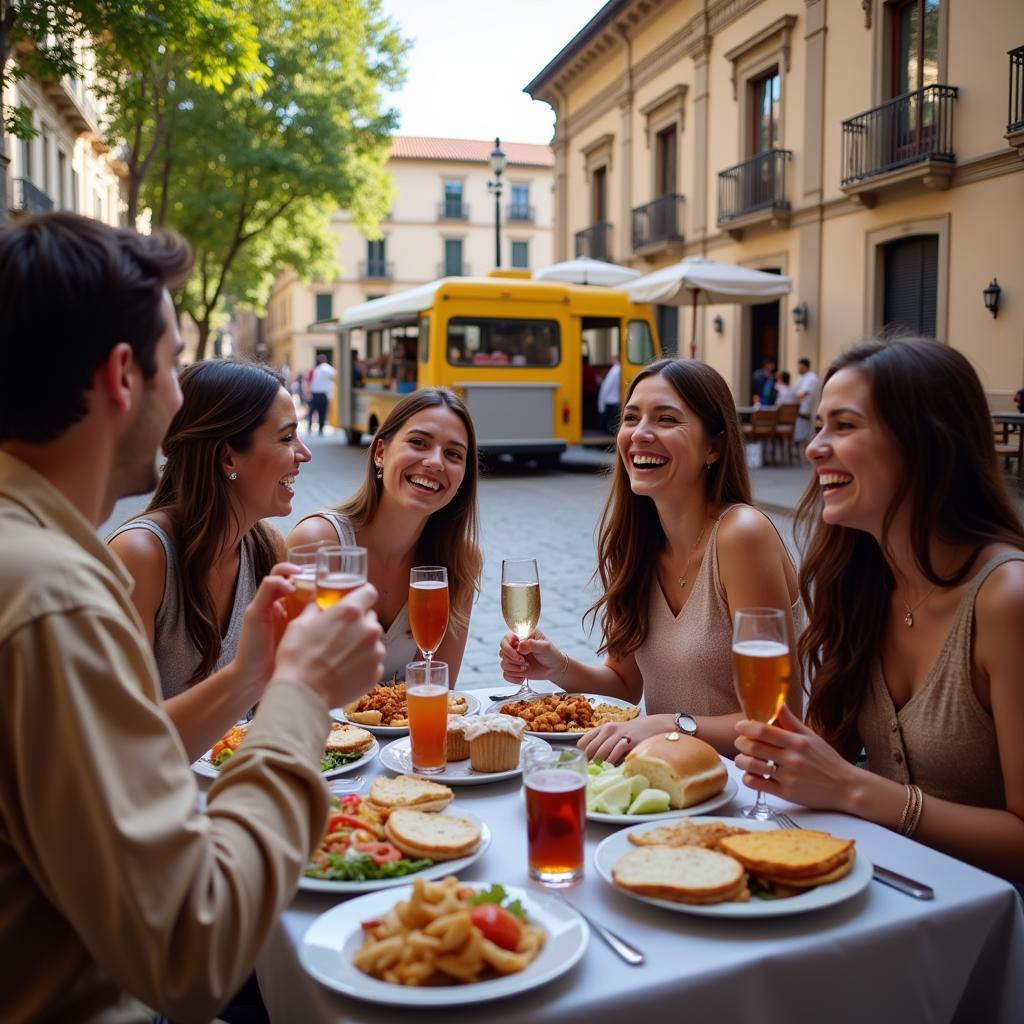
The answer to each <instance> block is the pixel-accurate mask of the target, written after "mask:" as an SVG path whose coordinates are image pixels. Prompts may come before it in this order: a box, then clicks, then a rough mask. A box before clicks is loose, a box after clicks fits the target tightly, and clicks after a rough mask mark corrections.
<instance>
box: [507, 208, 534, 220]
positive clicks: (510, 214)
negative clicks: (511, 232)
mask: <svg viewBox="0 0 1024 1024" xmlns="http://www.w3.org/2000/svg"><path fill="white" fill-rule="evenodd" d="M505 219H506V220H507V221H508V222H509V223H510V224H532V223H533V206H532V205H531V204H529V203H511V204H509V206H508V207H507V209H506V211H505Z"/></svg>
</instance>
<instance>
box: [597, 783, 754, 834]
mask: <svg viewBox="0 0 1024 1024" xmlns="http://www.w3.org/2000/svg"><path fill="white" fill-rule="evenodd" d="M737 789H738V787H737V785H736V782H735V781H734V780H733V779H729V780H728V781H727V782H726V783H725V789H723V790H722V792H721V793H716V794H715V795H714V796H713V797H709V798H708V799H707V800H705V801H703V802H702V803H699V804H694V805H693V806H692V807H683V808H681V809H677V808H675V807H671V808H669V809H668V810H667V811H657V812H656V813H654V814H601V813H599V812H598V811H587V821H600V822H601V823H602V824H604V825H636V824H639V823H640V822H642V821H665V820H666V819H669V818H692V817H694V816H695V815H697V814H707V813H708V812H709V811H717V810H718V808H719V807H724V806H725V805H726V804H727V803H728V802H729V801H730V800H731V799H732V798H733V797H734V796H735V795H736V791H737Z"/></svg>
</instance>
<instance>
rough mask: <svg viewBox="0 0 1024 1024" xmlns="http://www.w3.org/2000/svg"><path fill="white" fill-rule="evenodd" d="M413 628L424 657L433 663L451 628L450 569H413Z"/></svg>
mask: <svg viewBox="0 0 1024 1024" xmlns="http://www.w3.org/2000/svg"><path fill="white" fill-rule="evenodd" d="M409 625H410V627H411V628H412V638H413V640H415V641H416V646H417V647H418V648H419V649H420V652H421V653H422V655H423V657H424V658H425V659H426V660H427V661H430V660H431V659H432V658H433V657H434V654H435V653H436V652H437V649H438V647H440V646H441V641H442V640H443V639H444V634H445V632H446V631H447V629H448V570H447V569H446V568H445V567H444V566H442V565H421V566H418V567H417V568H415V569H410V570H409Z"/></svg>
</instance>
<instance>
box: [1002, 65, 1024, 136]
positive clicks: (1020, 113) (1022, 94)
mask: <svg viewBox="0 0 1024 1024" xmlns="http://www.w3.org/2000/svg"><path fill="white" fill-rule="evenodd" d="M1009 55H1010V101H1009V104H1008V113H1007V115H1006V134H1007V135H1014V134H1016V133H1017V132H1024V46H1018V47H1017V48H1016V49H1015V50H1010V51H1009Z"/></svg>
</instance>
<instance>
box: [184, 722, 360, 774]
mask: <svg viewBox="0 0 1024 1024" xmlns="http://www.w3.org/2000/svg"><path fill="white" fill-rule="evenodd" d="M250 725H251V723H250V722H241V723H239V724H238V725H235V726H232V728H230V729H229V730H228V731H227V732H226V733H225V734H224V735H223V736H222V737H221V738H220V740H218V742H217V743H215V744H214V745H213V747H212V748H211V749H210V750H208V751H207V752H206V753H205V754H203V756H202V757H200V758H199V760H198V761H194V762H193V764H192V770H193V771H194V772H195V773H196V774H197V775H202V776H203V777H205V778H207V779H216V778H217V777H218V776H219V775H220V773H221V771H222V770H223V769H224V768H225V767H226V766H227V765H228V764H229V763H230V761H231V758H232V757H233V756H234V755H235V752H236V751H237V750H238V748H239V747H240V746H241V745H242V743H243V742H244V741H245V737H246V736H247V735H248V732H249V726H250ZM379 749H380V748H379V746H378V744H377V741H376V740H375V739H374V738H373V735H372V734H371V733H369V732H367V731H366V729H361V728H359V727H358V726H354V725H349V724H347V723H345V722H331V728H330V732H328V734H327V739H326V740H324V752H323V755H322V756H321V758H320V770H321V771H322V772H323V775H324V778H325V779H333V778H335V777H336V776H338V775H344V774H345V773H346V772H351V771H355V769H356V768H360V767H362V766H363V765H364V764H367V763H369V762H370V761H372V760H373V759H374V758H375V757H376V756H377V751H378V750H379Z"/></svg>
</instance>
